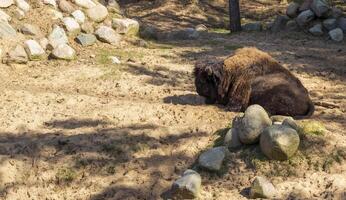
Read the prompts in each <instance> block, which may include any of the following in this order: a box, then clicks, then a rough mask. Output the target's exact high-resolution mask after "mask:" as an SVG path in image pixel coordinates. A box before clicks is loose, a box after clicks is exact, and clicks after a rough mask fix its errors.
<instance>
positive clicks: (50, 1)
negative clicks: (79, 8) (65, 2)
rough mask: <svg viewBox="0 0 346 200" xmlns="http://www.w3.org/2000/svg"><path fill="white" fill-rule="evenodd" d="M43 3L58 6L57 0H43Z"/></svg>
mask: <svg viewBox="0 0 346 200" xmlns="http://www.w3.org/2000/svg"><path fill="white" fill-rule="evenodd" d="M43 3H44V4H47V5H50V6H52V7H53V8H57V7H58V6H57V4H56V1H55V0H43Z"/></svg>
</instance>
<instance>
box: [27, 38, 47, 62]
mask: <svg viewBox="0 0 346 200" xmlns="http://www.w3.org/2000/svg"><path fill="white" fill-rule="evenodd" d="M24 49H25V51H26V53H27V54H28V57H29V59H30V60H41V59H43V58H44V57H45V52H44V50H43V49H42V47H41V46H40V44H39V43H37V42H36V41H35V40H27V41H25V42H24Z"/></svg>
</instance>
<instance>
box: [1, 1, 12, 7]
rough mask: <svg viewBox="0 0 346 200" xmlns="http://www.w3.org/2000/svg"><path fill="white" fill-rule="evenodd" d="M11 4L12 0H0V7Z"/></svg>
mask: <svg viewBox="0 0 346 200" xmlns="http://www.w3.org/2000/svg"><path fill="white" fill-rule="evenodd" d="M12 4H14V2H13V0H1V1H0V8H8V7H10V6H11V5H12Z"/></svg>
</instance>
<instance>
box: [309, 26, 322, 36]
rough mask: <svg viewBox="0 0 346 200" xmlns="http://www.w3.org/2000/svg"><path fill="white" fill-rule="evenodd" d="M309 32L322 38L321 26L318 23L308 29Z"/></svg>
mask: <svg viewBox="0 0 346 200" xmlns="http://www.w3.org/2000/svg"><path fill="white" fill-rule="evenodd" d="M309 32H310V33H311V34H312V35H314V36H322V35H323V30H322V24H320V23H318V24H315V25H314V26H313V27H311V28H310V29H309Z"/></svg>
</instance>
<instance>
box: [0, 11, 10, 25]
mask: <svg viewBox="0 0 346 200" xmlns="http://www.w3.org/2000/svg"><path fill="white" fill-rule="evenodd" d="M0 21H5V22H7V23H8V22H9V21H11V16H9V15H8V14H6V13H5V12H4V11H2V10H0Z"/></svg>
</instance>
